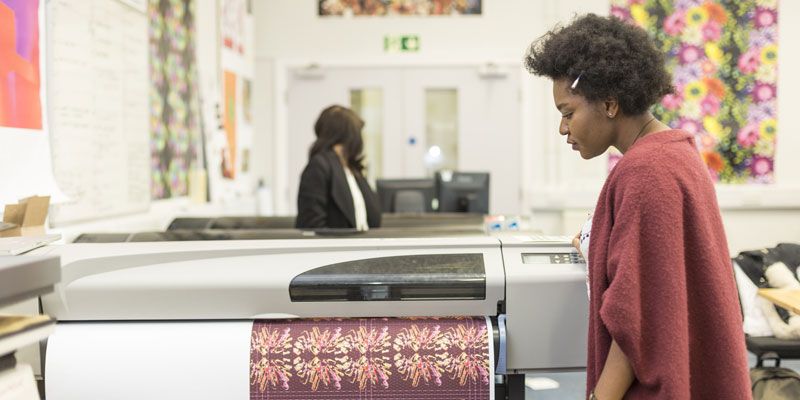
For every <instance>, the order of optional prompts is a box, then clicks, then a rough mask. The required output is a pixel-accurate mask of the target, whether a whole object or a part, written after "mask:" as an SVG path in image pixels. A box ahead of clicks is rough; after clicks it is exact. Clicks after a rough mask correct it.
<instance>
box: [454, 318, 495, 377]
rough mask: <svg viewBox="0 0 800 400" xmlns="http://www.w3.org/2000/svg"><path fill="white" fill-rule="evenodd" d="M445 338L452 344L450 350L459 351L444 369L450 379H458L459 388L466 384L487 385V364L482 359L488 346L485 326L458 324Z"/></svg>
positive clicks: (484, 359)
mask: <svg viewBox="0 0 800 400" xmlns="http://www.w3.org/2000/svg"><path fill="white" fill-rule="evenodd" d="M447 336H448V337H449V338H450V343H452V344H453V345H452V347H451V350H461V353H460V354H459V355H458V356H456V357H454V358H451V359H450V364H449V365H448V366H447V369H446V370H447V372H449V373H450V374H451V376H452V378H453V379H458V384H459V385H461V386H464V385H466V384H467V383H468V382H471V383H478V382H481V383H483V384H489V364H488V362H487V360H486V358H484V357H483V354H484V353H485V351H486V347H487V346H488V341H487V331H486V326H485V325H477V326H476V325H472V326H466V325H463V324H459V325H458V326H457V327H455V328H450V330H449V331H448V332H447Z"/></svg>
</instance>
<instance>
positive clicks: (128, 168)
mask: <svg viewBox="0 0 800 400" xmlns="http://www.w3.org/2000/svg"><path fill="white" fill-rule="evenodd" d="M46 15H47V27H48V29H47V35H48V37H47V44H48V61H49V62H48V70H47V79H48V89H47V93H48V108H49V110H48V111H49V127H50V142H51V148H52V159H53V171H54V175H55V179H56V182H57V183H58V185H59V187H60V188H61V189H62V190H63V191H64V193H65V194H66V195H67V196H68V197H69V198H71V200H72V201H70V202H67V203H64V204H60V205H56V206H54V207H53V208H52V210H51V213H52V214H51V223H53V224H54V225H57V224H62V223H66V222H75V221H81V220H89V219H97V218H102V217H109V216H113V215H120V214H125V213H132V212H137V211H144V210H146V209H147V208H148V206H149V203H150V174H149V171H150V150H149V105H148V98H149V88H150V84H149V69H148V68H149V64H148V31H147V29H148V22H147V16H146V15H145V14H144V13H142V12H140V11H138V10H136V9H135V8H133V7H131V6H130V5H126V4H125V3H123V2H121V1H117V0H49V1H48V2H47V14H46Z"/></svg>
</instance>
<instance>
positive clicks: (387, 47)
mask: <svg viewBox="0 0 800 400" xmlns="http://www.w3.org/2000/svg"><path fill="white" fill-rule="evenodd" d="M383 51H385V52H387V53H404V52H407V53H411V52H417V51H419V36H417V35H395V36H392V35H386V36H384V37H383Z"/></svg>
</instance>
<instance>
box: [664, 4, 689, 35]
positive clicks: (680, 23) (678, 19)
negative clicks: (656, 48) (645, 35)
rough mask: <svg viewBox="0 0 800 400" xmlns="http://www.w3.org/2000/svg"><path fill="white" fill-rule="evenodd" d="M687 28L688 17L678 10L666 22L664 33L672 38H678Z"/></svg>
mask: <svg viewBox="0 0 800 400" xmlns="http://www.w3.org/2000/svg"><path fill="white" fill-rule="evenodd" d="M685 27H686V16H685V14H684V12H683V11H681V10H678V11H676V12H674V13H672V15H670V16H669V17H667V19H665V20H664V32H666V33H667V34H668V35H670V36H678V35H680V34H681V32H682V31H683V28H685Z"/></svg>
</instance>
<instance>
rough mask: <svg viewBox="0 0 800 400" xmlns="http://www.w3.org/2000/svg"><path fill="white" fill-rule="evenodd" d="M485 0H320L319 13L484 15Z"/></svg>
mask: <svg viewBox="0 0 800 400" xmlns="http://www.w3.org/2000/svg"><path fill="white" fill-rule="evenodd" d="M481 2H482V0H319V15H320V16H324V17H328V16H340V17H342V16H344V17H349V16H393V15H416V16H427V15H480V14H481V11H482V10H481Z"/></svg>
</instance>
